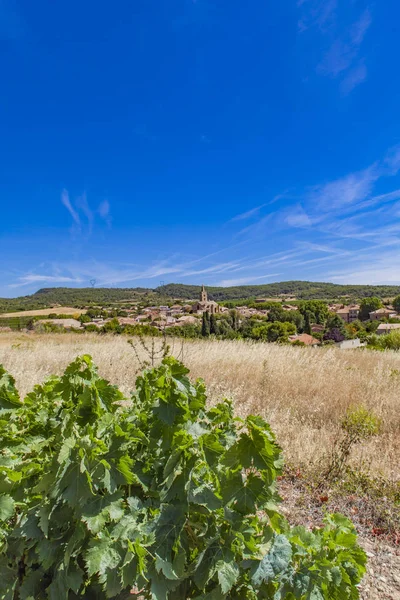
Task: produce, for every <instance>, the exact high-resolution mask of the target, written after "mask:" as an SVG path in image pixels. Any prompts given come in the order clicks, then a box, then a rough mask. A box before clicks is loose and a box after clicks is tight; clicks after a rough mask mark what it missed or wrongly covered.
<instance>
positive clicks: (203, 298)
mask: <svg viewBox="0 0 400 600" xmlns="http://www.w3.org/2000/svg"><path fill="white" fill-rule="evenodd" d="M200 300H201V302H208V296H207V292H206V288H205V287H204V284H203V285H202V286H201V296H200Z"/></svg>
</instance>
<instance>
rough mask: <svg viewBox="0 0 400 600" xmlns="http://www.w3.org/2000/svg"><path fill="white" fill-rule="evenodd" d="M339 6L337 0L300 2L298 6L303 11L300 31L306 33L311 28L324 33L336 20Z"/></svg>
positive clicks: (299, 25)
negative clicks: (316, 28)
mask: <svg viewBox="0 0 400 600" xmlns="http://www.w3.org/2000/svg"><path fill="white" fill-rule="evenodd" d="M337 5H338V1H337V0H298V2H297V6H298V7H299V9H301V16H300V18H299V21H298V28H299V31H300V32H303V31H306V30H307V29H309V28H310V27H318V29H320V30H322V31H324V30H325V28H326V27H327V26H328V25H330V24H332V22H333V21H334V20H335V17H336V10H337Z"/></svg>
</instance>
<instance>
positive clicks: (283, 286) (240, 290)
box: [155, 281, 400, 302]
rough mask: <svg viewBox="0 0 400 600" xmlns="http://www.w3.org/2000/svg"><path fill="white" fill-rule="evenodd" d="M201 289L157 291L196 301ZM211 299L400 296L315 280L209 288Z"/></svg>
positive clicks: (391, 290) (391, 289)
mask: <svg viewBox="0 0 400 600" xmlns="http://www.w3.org/2000/svg"><path fill="white" fill-rule="evenodd" d="M200 289H201V288H200V286H198V285H185V284H182V283H169V284H168V285H164V286H162V287H158V288H156V290H155V291H156V292H161V293H162V294H163V295H164V296H168V297H172V298H182V299H183V298H197V297H198V295H199V293H200ZM207 291H208V295H209V297H210V299H211V300H216V301H217V302H218V301H219V302H222V301H224V300H238V299H242V298H274V297H282V296H291V297H296V298H297V299H299V300H311V299H321V300H336V299H339V298H345V297H349V298H350V299H354V300H358V299H361V298H365V297H367V296H379V297H380V298H390V297H392V296H397V295H398V294H400V286H393V285H379V286H374V285H339V284H335V283H319V282H315V281H281V282H277V283H267V284H264V285H239V286H235V287H213V286H210V287H207Z"/></svg>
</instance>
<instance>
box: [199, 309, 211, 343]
mask: <svg viewBox="0 0 400 600" xmlns="http://www.w3.org/2000/svg"><path fill="white" fill-rule="evenodd" d="M201 335H202V336H203V337H208V336H209V335H210V313H209V312H208V310H206V311H205V312H203V316H202V322H201Z"/></svg>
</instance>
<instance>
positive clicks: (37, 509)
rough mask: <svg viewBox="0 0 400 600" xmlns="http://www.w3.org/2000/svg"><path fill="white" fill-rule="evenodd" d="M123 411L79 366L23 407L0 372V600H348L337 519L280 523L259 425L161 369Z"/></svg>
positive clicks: (85, 362) (355, 567)
mask: <svg viewBox="0 0 400 600" xmlns="http://www.w3.org/2000/svg"><path fill="white" fill-rule="evenodd" d="M126 400H127V399H126V398H124V397H123V395H122V394H121V392H119V391H118V389H117V388H116V387H114V386H112V385H110V384H109V383H108V382H107V381H105V380H104V379H102V378H101V377H99V375H98V373H97V370H96V368H95V367H94V365H93V363H92V360H91V358H90V357H89V356H83V357H81V358H78V359H76V360H75V361H74V362H73V363H72V364H71V365H70V366H69V367H68V368H67V369H66V371H65V373H64V375H63V376H61V377H51V378H50V379H49V380H47V381H46V382H45V383H44V384H43V385H37V386H35V388H34V390H33V392H31V393H30V394H28V395H27V397H26V398H25V399H24V400H21V399H20V397H19V394H18V391H17V390H16V388H15V382H14V380H13V378H12V377H11V376H10V375H9V374H8V373H7V372H6V371H4V369H2V367H1V366H0V474H1V477H0V598H1V599H2V600H11V599H13V600H41V599H44V598H48V599H50V600H74V599H76V600H77V599H78V598H82V597H84V598H86V599H88V600H91V599H93V600H94V599H96V600H101V599H103V598H104V599H105V598H114V599H115V600H117V599H119V600H123V599H125V600H128V599H129V598H131V597H138V596H141V597H142V598H145V599H146V600H170V599H171V600H172V599H174V600H175V599H176V600H188V599H189V598H195V599H198V600H200V599H204V600H206V599H208V600H224V599H227V600H240V599H243V600H244V599H250V600H251V599H253V600H257V599H261V598H264V599H270V598H274V599H276V600H295V599H297V600H307V599H315V600H328V599H329V600H343V599H344V598H347V599H349V600H356V599H357V598H359V593H358V589H357V584H358V583H359V581H360V579H361V577H362V575H363V573H364V572H365V561H366V557H365V553H364V552H363V551H362V550H361V549H360V548H359V547H358V546H357V543H356V535H355V531H354V527H353V526H352V524H351V523H350V521H348V520H347V519H345V518H344V517H342V516H340V515H327V516H326V518H325V525H324V527H323V528H318V529H314V530H309V529H306V528H304V527H294V528H291V527H290V526H289V525H288V523H287V522H286V521H285V519H284V518H283V517H282V516H281V515H280V513H279V510H278V503H279V501H280V499H279V497H278V495H277V493H276V478H277V475H278V474H279V473H280V470H281V467H282V455H281V450H280V448H279V446H278V445H277V443H276V441H275V437H274V435H273V433H272V431H271V429H270V427H269V425H268V424H267V423H266V422H265V421H264V420H263V419H261V418H260V417H254V416H249V417H247V419H245V420H241V419H237V418H236V419H235V418H234V416H233V411H232V405H231V403H230V402H229V401H227V400H224V401H223V402H221V403H220V404H218V405H217V406H215V407H214V408H211V409H210V408H208V407H207V405H206V390H205V387H204V384H203V382H202V381H197V382H195V383H192V382H191V381H190V380H189V378H188V371H187V369H186V368H185V367H184V366H183V365H182V364H181V363H179V362H178V361H176V360H175V359H173V358H169V357H167V358H165V359H164V360H163V363H162V364H161V365H160V366H159V367H157V368H153V369H150V370H148V371H145V372H144V373H143V374H142V375H141V376H140V377H139V378H138V379H137V382H136V390H135V392H134V394H133V396H132V398H131V402H129V403H127V402H126Z"/></svg>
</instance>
